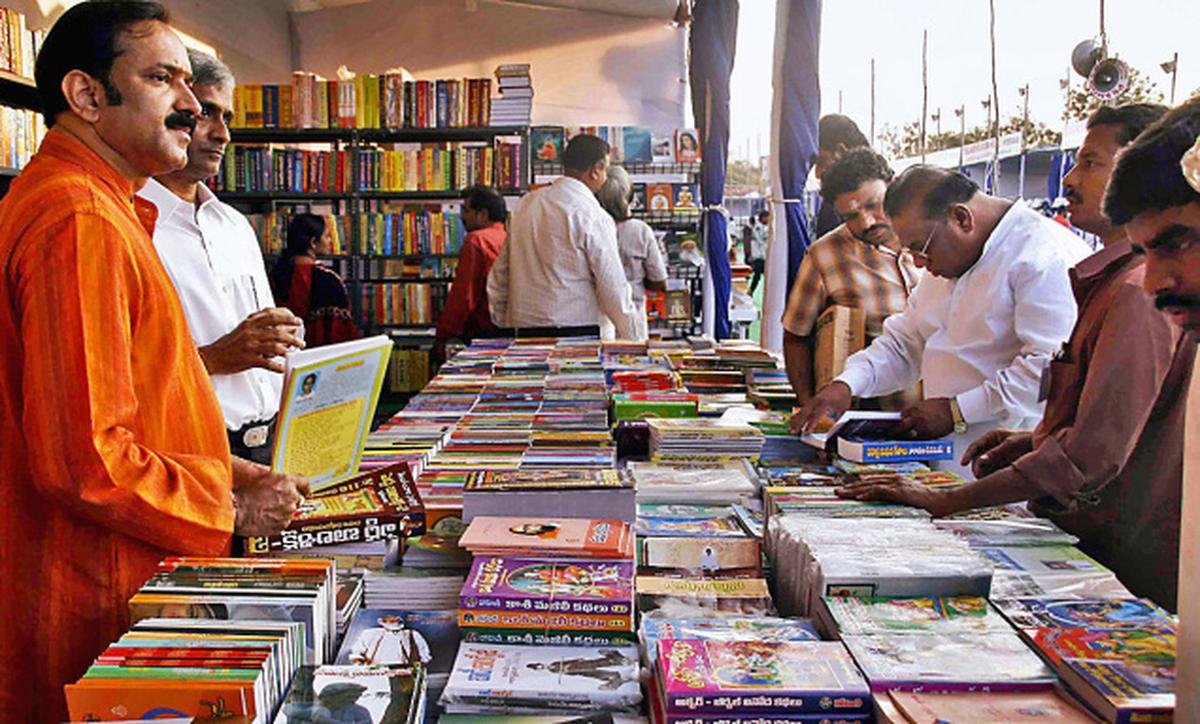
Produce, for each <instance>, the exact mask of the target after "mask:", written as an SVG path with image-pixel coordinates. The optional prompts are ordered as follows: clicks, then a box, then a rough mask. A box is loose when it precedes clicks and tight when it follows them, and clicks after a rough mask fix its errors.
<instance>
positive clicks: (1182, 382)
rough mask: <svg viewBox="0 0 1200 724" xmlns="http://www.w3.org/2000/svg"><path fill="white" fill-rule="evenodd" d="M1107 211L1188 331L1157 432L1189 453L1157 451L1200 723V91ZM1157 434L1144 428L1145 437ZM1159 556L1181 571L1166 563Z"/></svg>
mask: <svg viewBox="0 0 1200 724" xmlns="http://www.w3.org/2000/svg"><path fill="white" fill-rule="evenodd" d="M1104 210H1105V213H1107V214H1108V215H1109V217H1110V218H1112V220H1113V222H1114V223H1123V224H1125V229H1126V232H1127V233H1128V234H1129V240H1130V241H1131V242H1132V243H1133V245H1134V249H1135V250H1137V251H1138V252H1140V253H1142V254H1144V255H1145V257H1146V274H1145V281H1144V285H1145V289H1146V291H1147V292H1149V293H1150V294H1152V295H1154V302H1155V304H1156V305H1157V306H1158V307H1159V308H1160V309H1162V310H1163V311H1165V312H1166V313H1167V316H1168V318H1169V319H1170V320H1171V322H1172V323H1173V324H1174V325H1176V326H1178V327H1179V328H1180V329H1181V330H1182V332H1183V334H1184V335H1185V336H1184V338H1183V339H1182V340H1181V342H1180V345H1179V348H1178V350H1177V352H1176V354H1175V358H1174V360H1173V361H1172V365H1171V371H1170V372H1169V373H1168V375H1167V381H1166V382H1165V383H1164V384H1163V394H1162V398H1161V399H1160V400H1159V406H1160V408H1161V409H1162V410H1163V411H1164V413H1165V414H1163V415H1161V417H1160V420H1161V421H1160V423H1159V425H1160V429H1159V430H1157V431H1155V432H1156V433H1157V434H1158V435H1163V436H1166V435H1169V436H1170V438H1169V439H1171V440H1176V439H1177V438H1176V437H1175V436H1174V433H1176V432H1178V431H1179V430H1182V431H1183V440H1182V447H1183V454H1182V456H1179V455H1178V448H1176V449H1165V450H1162V451H1161V452H1160V454H1161V455H1163V456H1164V457H1168V458H1170V459H1171V462H1172V464H1174V465H1181V466H1182V468H1183V478H1182V479H1183V482H1182V485H1179V484H1176V485H1175V486H1173V487H1169V486H1168V485H1167V484H1166V483H1163V482H1157V484H1156V485H1155V488H1156V489H1157V490H1158V491H1160V495H1161V504H1162V506H1163V507H1164V508H1167V511H1164V513H1163V515H1164V516H1165V515H1168V514H1169V513H1170V511H1171V510H1173V511H1174V512H1175V514H1176V516H1179V517H1177V518H1176V519H1175V520H1174V521H1173V526H1172V527H1171V528H1168V529H1167V531H1165V534H1166V535H1175V536H1176V541H1177V542H1179V543H1180V556H1179V561H1180V565H1181V569H1180V570H1179V571H1178V575H1179V581H1180V592H1179V647H1178V651H1179V660H1178V662H1177V663H1178V681H1179V682H1180V686H1179V687H1178V688H1177V691H1178V698H1179V701H1178V704H1179V708H1178V710H1177V711H1176V721H1187V722H1193V721H1200V687H1197V686H1196V682H1197V681H1200V584H1197V576H1198V575H1200V530H1197V522H1196V512H1197V510H1200V505H1198V504H1197V499H1198V496H1200V414H1198V413H1200V378H1197V377H1195V376H1194V372H1193V368H1194V366H1195V364H1196V360H1197V355H1196V343H1197V338H1198V337H1200V98H1193V99H1191V100H1190V101H1188V102H1187V103H1184V104H1182V105H1180V106H1178V107H1176V108H1174V109H1172V110H1170V111H1168V112H1167V114H1166V115H1165V116H1163V117H1162V118H1161V119H1160V120H1159V121H1158V122H1157V123H1155V124H1154V125H1153V126H1151V127H1150V128H1148V129H1146V132H1145V133H1143V134H1142V135H1140V136H1138V137H1137V139H1136V140H1135V141H1134V142H1133V143H1132V144H1130V146H1129V148H1127V149H1126V150H1125V152H1124V153H1123V154H1122V155H1121V157H1120V158H1119V159H1118V161H1117V167H1116V169H1115V170H1114V171H1113V178H1112V183H1110V184H1109V187H1108V193H1107V195H1106V196H1105V200H1104ZM1189 375H1193V376H1192V377H1190V379H1189ZM1189 384H1190V387H1191V389H1190V392H1188V386H1189ZM1185 418H1186V419H1185ZM1168 428H1169V429H1168ZM1151 434H1154V433H1152V432H1151V430H1150V428H1149V426H1147V430H1146V433H1144V436H1148V435H1151ZM1181 513H1182V515H1180V514H1181ZM1155 563H1156V564H1157V565H1159V566H1160V570H1164V571H1167V572H1169V573H1174V572H1175V571H1174V568H1173V567H1171V566H1170V565H1169V562H1167V561H1156V562H1155Z"/></svg>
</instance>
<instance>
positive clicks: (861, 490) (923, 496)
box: [836, 475, 957, 518]
mask: <svg viewBox="0 0 1200 724" xmlns="http://www.w3.org/2000/svg"><path fill="white" fill-rule="evenodd" d="M836 492H837V495H838V497H840V498H849V499H850V500H882V501H887V502H891V503H901V504H903V505H910V506H912V507H914V508H923V509H924V510H927V511H929V514H930V515H932V516H933V517H935V518H942V517H944V516H947V515H950V514H952V513H955V512H957V511H956V510H955V509H954V508H953V506H952V505H951V502H950V498H949V495H948V494H947V491H945V490H939V489H935V488H930V487H929V486H927V485H922V484H921V483H919V482H917V481H915V480H913V479H912V478H909V477H906V476H903V475H873V476H871V477H870V479H867V480H862V481H860V482H856V483H850V484H849V485H844V486H842V487H840V488H838V489H837V491H836Z"/></svg>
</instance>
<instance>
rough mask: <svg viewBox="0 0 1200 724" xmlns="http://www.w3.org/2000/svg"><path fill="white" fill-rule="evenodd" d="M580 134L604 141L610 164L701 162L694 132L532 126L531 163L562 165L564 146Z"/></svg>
mask: <svg viewBox="0 0 1200 724" xmlns="http://www.w3.org/2000/svg"><path fill="white" fill-rule="evenodd" d="M581 133H586V134H589V135H593V136H597V137H599V138H601V139H603V140H605V141H607V142H608V144H609V146H611V147H612V152H611V156H610V160H611V161H612V162H613V163H622V164H629V165H635V164H677V163H678V164H685V163H696V162H698V161H699V160H700V134H699V132H698V131H697V130H696V129H694V128H675V129H672V130H668V131H663V132H659V131H654V130H651V129H649V128H646V127H644V126H534V127H533V128H530V129H529V140H530V145H531V147H532V148H533V160H534V163H538V164H557V163H561V162H562V152H563V149H564V148H565V147H566V144H567V142H568V141H570V140H571V139H572V138H574V137H575V136H577V135H579V134H581Z"/></svg>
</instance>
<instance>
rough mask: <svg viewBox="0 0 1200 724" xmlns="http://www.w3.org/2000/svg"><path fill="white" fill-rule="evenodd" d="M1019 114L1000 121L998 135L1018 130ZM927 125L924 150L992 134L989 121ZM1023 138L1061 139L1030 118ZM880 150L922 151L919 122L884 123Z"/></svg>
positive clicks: (905, 154) (892, 153) (1040, 142)
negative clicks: (939, 128)
mask: <svg viewBox="0 0 1200 724" xmlns="http://www.w3.org/2000/svg"><path fill="white" fill-rule="evenodd" d="M1022 121H1023V119H1022V118H1021V117H1019V116H1009V118H1008V120H1006V121H1004V123H1001V124H1000V135H1001V136H1004V135H1007V134H1009V133H1019V132H1020V131H1021V127H1022V125H1024V124H1023V122H1022ZM928 130H929V129H928V126H927V127H926V135H925V152H926V153H933V152H934V151H940V150H942V149H946V148H958V147H959V146H961V145H966V144H968V143H975V142H976V141H983V140H986V139H989V138H991V137H992V124H991V123H990V122H988V123H983V124H980V125H978V126H975V127H974V128H968V129H967V132H966V134H965V135H964V134H962V133H960V132H959V131H943V132H942V133H932V134H931V133H929V132H928ZM1025 142H1026V143H1027V144H1028V146H1029V147H1030V148H1034V147H1036V146H1057V145H1058V144H1059V143H1061V142H1062V134H1061V133H1060V132H1058V131H1055V130H1054V129H1052V128H1050V127H1049V126H1047V125H1046V124H1045V123H1041V122H1039V121H1035V120H1033V119H1030V120H1029V123H1028V125H1025ZM878 146H879V148H880V150H881V151H882V152H883V153H884V154H886V155H887V156H888V157H889V158H896V159H899V158H909V157H911V156H917V155H919V154H920V153H921V124H920V123H917V122H915V121H914V122H912V123H905V124H904V125H903V126H902V127H900V128H899V129H896V128H893V127H892V126H887V125H885V126H884V127H883V130H882V131H881V132H880V133H879V136H878Z"/></svg>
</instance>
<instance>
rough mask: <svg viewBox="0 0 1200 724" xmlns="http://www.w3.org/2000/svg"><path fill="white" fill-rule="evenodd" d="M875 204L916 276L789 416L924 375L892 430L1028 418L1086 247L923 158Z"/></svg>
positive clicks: (918, 433)
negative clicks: (829, 379)
mask: <svg viewBox="0 0 1200 724" xmlns="http://www.w3.org/2000/svg"><path fill="white" fill-rule="evenodd" d="M884 210H885V212H886V213H887V214H888V216H889V217H891V219H892V227H893V228H894V229H895V231H896V234H897V235H898V236H899V238H900V240H901V243H902V244H903V245H904V246H905V247H906V248H907V249H908V252H909V253H910V254H912V257H913V261H914V262H915V263H916V264H917V266H918V267H922V268H924V269H925V270H926V274H925V278H924V279H923V280H922V281H921V283H920V284H919V285H918V286H917V289H916V291H914V292H913V294H912V296H911V297H910V298H909V302H908V306H907V307H906V308H905V310H904V311H903V312H902V313H900V314H897V315H893V316H891V317H889V318H888V319H887V320H886V321H885V322H884V331H883V334H882V335H881V336H879V337H878V338H877V339H875V341H874V342H872V343H871V345H870V346H868V347H867V348H866V349H864V350H862V351H860V352H858V353H856V354H854V355H852V356H851V357H850V359H848V360H847V361H846V368H845V370H844V371H843V372H842V374H841V375H839V376H838V377H837V378H836V379H835V380H834V382H833V383H831V384H830V385H828V386H827V387H825V388H824V389H822V390H821V391H820V392H818V393H817V394H816V395H815V396H814V397H813V398H812V400H810V401H809V402H808V404H806V405H805V406H804V407H803V408H802V410H801V411H800V413H799V414H798V415H797V416H796V417H795V418H794V421H793V422H794V425H795V426H796V427H798V428H802V429H804V430H805V431H811V430H812V429H814V427H815V426H816V424H817V422H818V421H819V420H820V419H821V418H822V417H824V416H827V415H828V416H832V417H834V418H837V417H839V416H840V415H841V414H842V413H843V412H845V411H846V410H848V409H849V408H850V406H851V404H852V401H853V398H855V397H860V398H861V397H878V396H880V395H886V394H890V393H893V392H896V391H898V390H901V389H904V388H906V387H909V386H911V385H913V384H915V383H916V382H917V381H918V380H922V381H923V382H924V394H925V399H924V400H923V401H922V402H920V403H918V404H916V405H913V406H911V407H909V408H907V409H905V410H904V411H903V412H902V413H901V414H902V420H901V422H900V424H899V425H898V426H897V428H896V430H895V435H896V437H897V438H900V439H903V438H905V437H911V438H918V439H930V438H941V437H947V436H952V439H953V441H954V443H955V448H956V450H960V451H961V450H965V449H966V445H967V444H968V443H969V442H970V441H971V440H973V439H975V438H976V437H979V436H980V435H982V434H983V433H986V432H988V431H990V430H993V429H997V428H1000V427H1007V428H1014V429H1029V428H1032V427H1033V426H1034V425H1036V424H1037V422H1038V420H1039V419H1040V418H1041V416H1042V400H1043V399H1044V398H1043V397H1039V394H1038V392H1039V386H1040V381H1041V376H1042V370H1043V368H1044V367H1045V366H1046V363H1047V362H1048V361H1049V359H1050V357H1051V355H1053V354H1054V352H1055V351H1056V350H1057V349H1058V348H1059V346H1060V345H1061V344H1062V342H1063V340H1065V339H1066V338H1067V336H1068V335H1069V334H1070V332H1071V328H1072V326H1073V325H1074V323H1075V311H1076V310H1075V299H1074V297H1073V295H1072V293H1071V285H1070V280H1069V278H1068V276H1067V272H1068V270H1069V269H1070V268H1071V267H1072V266H1073V265H1074V264H1075V263H1076V262H1078V261H1079V260H1080V259H1083V258H1084V257H1085V256H1087V255H1088V254H1089V253H1090V249H1089V248H1088V247H1087V245H1086V244H1085V243H1084V242H1083V240H1082V239H1080V238H1079V237H1077V236H1075V235H1074V234H1072V233H1071V232H1069V231H1067V230H1066V229H1064V228H1063V227H1062V226H1059V225H1058V224H1055V223H1054V222H1052V221H1050V220H1048V219H1046V218H1044V217H1043V216H1041V215H1040V214H1038V213H1037V212H1035V211H1033V210H1031V209H1030V208H1028V207H1027V206H1026V205H1025V204H1024V203H1022V202H1020V201H1017V202H1013V201H1009V200H1007V199H1002V198H998V197H995V196H989V195H987V194H984V193H982V192H980V190H979V187H978V186H977V185H976V184H975V182H973V181H971V180H970V179H969V178H967V177H965V176H963V175H961V174H958V173H955V172H953V171H947V170H945V169H940V168H935V167H932V166H924V165H920V166H913V167H911V168H909V169H907V170H906V171H905V172H904V173H902V174H900V176H899V177H897V178H896V180H895V181H893V182H892V184H891V186H889V187H888V191H887V195H886V196H885V197H884ZM945 467H946V468H947V469H951V470H957V471H958V472H961V473H963V474H964V475H967V476H970V474H971V473H970V471H969V470H967V469H966V468H964V467H962V466H956V465H947V466H945Z"/></svg>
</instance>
